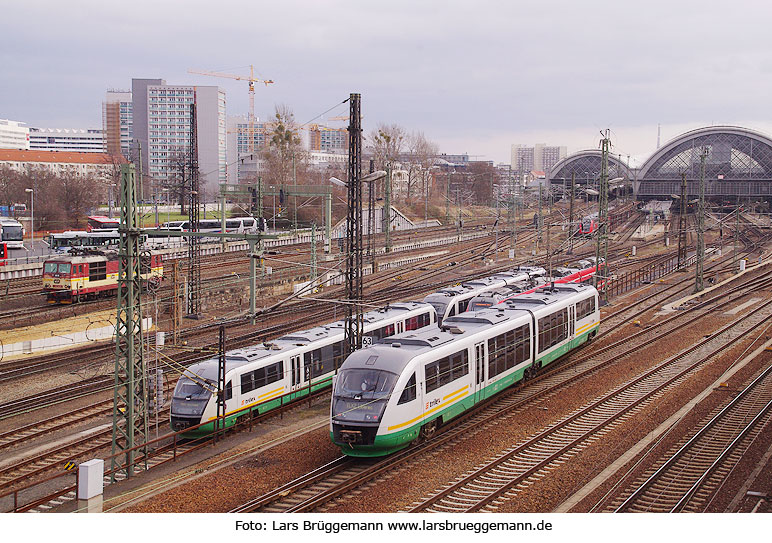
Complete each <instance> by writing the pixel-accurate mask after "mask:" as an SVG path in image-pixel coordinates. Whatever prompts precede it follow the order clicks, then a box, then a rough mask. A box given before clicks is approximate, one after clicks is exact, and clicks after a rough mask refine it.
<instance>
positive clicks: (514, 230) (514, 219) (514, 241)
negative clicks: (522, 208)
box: [509, 187, 517, 259]
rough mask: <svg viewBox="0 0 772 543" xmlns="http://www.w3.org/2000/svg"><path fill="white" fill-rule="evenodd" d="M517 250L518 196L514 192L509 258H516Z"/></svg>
mask: <svg viewBox="0 0 772 543" xmlns="http://www.w3.org/2000/svg"><path fill="white" fill-rule="evenodd" d="M516 250H517V195H516V194H515V192H514V187H513V191H512V249H511V253H510V256H509V258H511V259H514V258H515V251H516Z"/></svg>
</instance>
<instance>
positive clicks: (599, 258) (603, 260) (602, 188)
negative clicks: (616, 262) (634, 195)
mask: <svg viewBox="0 0 772 543" xmlns="http://www.w3.org/2000/svg"><path fill="white" fill-rule="evenodd" d="M610 146H611V140H610V139H609V130H608V129H607V130H606V132H605V134H603V139H602V140H601V163H600V179H599V186H598V234H597V236H598V237H597V243H596V245H595V288H598V285H599V281H600V280H603V287H602V289H601V290H602V292H603V301H604V302H606V303H607V302H608V288H607V287H608V279H609V271H608V154H609V147H610ZM601 270H602V273H601Z"/></svg>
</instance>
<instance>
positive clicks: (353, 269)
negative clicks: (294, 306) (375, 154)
mask: <svg viewBox="0 0 772 543" xmlns="http://www.w3.org/2000/svg"><path fill="white" fill-rule="evenodd" d="M360 100H361V96H360V95H359V94H358V93H352V94H351V95H350V98H349V102H350V109H349V119H350V120H349V127H348V133H349V147H348V215H347V217H346V299H347V301H348V303H347V304H346V330H345V341H344V349H345V351H344V354H345V355H348V354H350V353H352V352H353V351H355V350H356V349H359V348H361V347H362V327H363V321H362V308H361V306H360V304H361V302H362V156H361V153H362V117H361V111H360V109H361V106H360ZM335 369H336V370H337V367H336V368H335Z"/></svg>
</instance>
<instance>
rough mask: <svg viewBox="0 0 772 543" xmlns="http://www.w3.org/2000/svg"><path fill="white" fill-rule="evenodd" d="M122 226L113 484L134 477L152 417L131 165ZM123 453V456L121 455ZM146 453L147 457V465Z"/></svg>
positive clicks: (125, 170)
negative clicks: (122, 476) (120, 474)
mask: <svg viewBox="0 0 772 543" xmlns="http://www.w3.org/2000/svg"><path fill="white" fill-rule="evenodd" d="M120 206H121V222H120V225H119V227H118V231H119V232H120V245H119V249H118V258H119V264H120V268H119V270H118V312H117V316H116V326H115V388H114V391H113V436H112V460H111V471H112V480H113V481H115V475H116V474H117V473H118V472H120V471H124V472H125V474H126V477H130V476H131V475H132V474H133V471H134V462H135V459H136V456H137V451H134V450H132V449H133V448H134V447H135V446H137V445H141V444H144V443H147V435H148V412H147V387H146V382H145V379H146V373H145V360H144V358H143V353H142V311H141V305H140V295H141V289H142V277H141V275H140V253H139V251H140V247H139V242H140V228H139V214H138V212H137V178H136V174H135V170H134V165H133V164H128V165H123V166H121V202H120ZM124 451H125V456H124V455H122V454H121V453H122V452H124ZM146 453H147V451H145V454H144V455H143V456H144V458H145V461H146V460H147V454H146Z"/></svg>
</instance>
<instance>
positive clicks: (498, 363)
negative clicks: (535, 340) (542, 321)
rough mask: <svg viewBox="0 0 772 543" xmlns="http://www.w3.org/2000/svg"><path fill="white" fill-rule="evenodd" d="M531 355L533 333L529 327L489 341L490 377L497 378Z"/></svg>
mask: <svg viewBox="0 0 772 543" xmlns="http://www.w3.org/2000/svg"><path fill="white" fill-rule="evenodd" d="M530 354H531V332H530V329H529V326H528V325H525V326H520V327H519V328H516V329H514V330H510V331H508V332H505V333H503V334H501V335H498V336H496V337H495V338H490V339H489V340H488V377H489V378H491V377H495V376H496V375H499V374H500V373H503V372H505V371H507V370H509V369H512V368H514V367H515V366H516V365H517V364H519V363H521V362H524V361H526V360H528V357H529V356H530Z"/></svg>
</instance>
